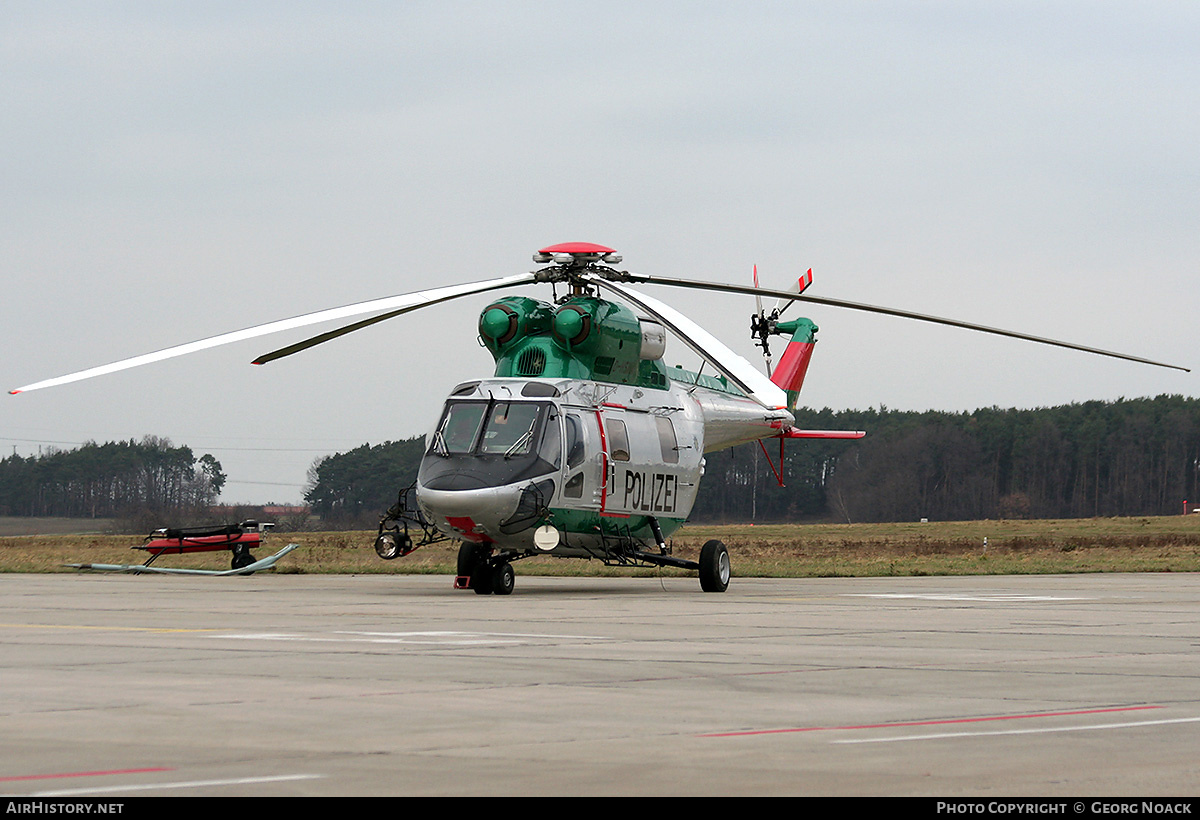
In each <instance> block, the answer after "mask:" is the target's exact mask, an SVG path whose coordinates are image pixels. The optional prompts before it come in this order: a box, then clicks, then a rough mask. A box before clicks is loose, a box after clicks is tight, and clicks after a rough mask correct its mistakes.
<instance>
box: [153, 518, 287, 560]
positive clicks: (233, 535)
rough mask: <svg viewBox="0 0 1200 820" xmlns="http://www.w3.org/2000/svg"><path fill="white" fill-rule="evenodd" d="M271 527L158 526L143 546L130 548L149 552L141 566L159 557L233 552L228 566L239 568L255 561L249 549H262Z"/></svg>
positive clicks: (255, 523) (244, 524)
mask: <svg viewBox="0 0 1200 820" xmlns="http://www.w3.org/2000/svg"><path fill="white" fill-rule="evenodd" d="M274 526H275V525H274V524H267V523H259V522H258V521H243V522H242V523H240V524H226V525H223V526H217V527H162V528H161V529H157V530H155V531H154V532H152V533H150V535H148V536H146V543H144V544H139V545H138V546H136V547H134V548H133V549H135V550H146V551H147V552H149V553H150V557H149V558H147V559H146V563H144V564H142V566H144V567H148V566H150V565H151V564H153V563H154V562H155V561H156V560H158V557H159V556H160V555H183V554H185V553H189V552H219V551H220V550H229V551H230V552H232V553H233V560H232V561H231V562H230V564H231V567H232V568H233V569H242V568H243V567H248V566H250V565H251V564H253V563H254V561H255V558H254V556H253V555H252V554H251V553H250V550H252V549H257V548H258V547H260V546H262V542H263V536H264V534H265V533H266V532H267V531H268V530H270V529H271V528H272V527H274Z"/></svg>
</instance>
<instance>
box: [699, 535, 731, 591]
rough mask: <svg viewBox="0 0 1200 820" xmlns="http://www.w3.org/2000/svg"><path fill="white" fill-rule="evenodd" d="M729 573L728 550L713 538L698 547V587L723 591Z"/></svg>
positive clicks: (727, 583) (727, 581) (726, 584)
mask: <svg viewBox="0 0 1200 820" xmlns="http://www.w3.org/2000/svg"><path fill="white" fill-rule="evenodd" d="M730 574H731V573H730V568H729V550H727V549H726V548H725V544H723V543H722V542H720V541H718V540H716V539H715V538H714V539H713V540H712V541H709V542H708V543H706V544H705V545H704V546H703V547H702V548H701V549H700V588H701V589H702V590H704V591H705V592H724V591H725V590H726V588H727V587H728V586H729V576H730Z"/></svg>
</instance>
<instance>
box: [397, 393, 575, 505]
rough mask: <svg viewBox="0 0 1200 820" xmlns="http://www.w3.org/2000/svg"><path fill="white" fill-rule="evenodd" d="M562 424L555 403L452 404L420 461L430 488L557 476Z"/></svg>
mask: <svg viewBox="0 0 1200 820" xmlns="http://www.w3.org/2000/svg"><path fill="white" fill-rule="evenodd" d="M562 447H563V445H562V421H561V418H560V413H559V410H558V408H557V407H556V406H555V405H554V404H553V403H551V402H534V401H496V400H492V401H479V400H478V399H476V400H463V401H455V400H451V401H448V402H446V409H445V412H444V413H443V414H442V420H441V423H439V424H438V426H437V430H436V431H435V432H434V434H433V437H432V439H431V440H430V442H429V449H428V450H427V451H426V454H425V458H423V459H422V460H421V469H420V472H419V474H418V481H419V482H420V484H421V486H423V487H427V488H429V489H432V490H468V489H478V488H480V487H496V486H500V485H502V484H512V483H514V482H517V481H522V480H525V479H528V478H536V477H538V476H543V475H546V474H548V473H553V472H556V471H557V470H558V469H559V468H560V466H561V464H562Z"/></svg>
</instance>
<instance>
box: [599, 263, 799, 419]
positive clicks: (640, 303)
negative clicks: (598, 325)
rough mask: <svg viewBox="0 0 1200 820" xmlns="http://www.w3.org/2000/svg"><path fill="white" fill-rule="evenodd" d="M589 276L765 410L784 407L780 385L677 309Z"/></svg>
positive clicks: (785, 405)
mask: <svg viewBox="0 0 1200 820" xmlns="http://www.w3.org/2000/svg"><path fill="white" fill-rule="evenodd" d="M589 278H590V280H591V281H592V282H593V283H595V284H597V285H600V286H601V287H606V288H608V289H609V290H612V291H615V292H616V293H617V294H618V295H620V296H621V298H622V299H624V300H625V301H627V302H629V303H630V304H633V305H636V306H637V307H639V308H641V309H642V310H644V311H646V312H647V313H649V314H650V315H651V316H653V317H654V318H655V319H657V320H658V321H660V322H662V323H663V324H664V325H665V326H666V327H669V328H670V329H671V331H672V332H673V333H674V334H675V335H676V336H678V337H679V338H680V339H681V340H682V341H683V343H684V344H686V345H687V346H688V347H690V348H691V349H692V351H694V352H695V353H696V354H697V355H698V356H700V357H701V358H703V359H704V360H705V361H707V362H709V363H710V364H712V366H713V367H715V368H717V370H719V371H720V372H721V373H722V374H724V375H725V377H726V378H727V379H729V380H730V381H731V382H733V383H734V384H736V385H737V386H738V387H739V388H741V389H742V391H743V392H745V393H746V395H747V396H749V397H750V398H752V399H754V400H755V401H756V402H758V403H759V404H761V405H762V406H763V407H765V408H767V409H769V410H779V409H786V408H787V394H786V393H785V392H784V391H783V389H782V388H780V387H779V386H778V385H776V384H775V383H774V382H772V381H771V380H770V379H768V378H767V377H766V376H764V375H763V374H762V373H760V372H758V370H756V369H755V368H754V367H753V366H752V365H751V364H750V363H749V362H748V361H746V360H745V359H743V358H742V357H741V356H739V355H738V354H736V353H734V352H733V351H732V350H730V349H729V348H728V347H726V346H725V345H724V344H723V343H722V342H721V341H720V340H718V339H717V338H716V337H714V336H713V335H712V334H711V333H709V332H708V331H707V330H705V329H704V328H702V327H700V325H698V324H696V323H695V322H693V321H692V320H691V319H689V318H687V317H686V316H684V315H683V314H682V313H680V312H679V311H677V310H675V309H674V308H672V307H670V306H669V305H665V304H663V303H662V302H660V301H658V300H657V299H652V298H650V297H649V296H647V295H646V294H644V293H640V292H637V291H634V290H631V289H629V288H627V287H625V286H624V285H619V284H617V283H616V282H612V281H609V280H606V279H601V278H599V277H589ZM747 290H750V291H751V292H753V289H752V288H748V289H747ZM768 295H769V294H768Z"/></svg>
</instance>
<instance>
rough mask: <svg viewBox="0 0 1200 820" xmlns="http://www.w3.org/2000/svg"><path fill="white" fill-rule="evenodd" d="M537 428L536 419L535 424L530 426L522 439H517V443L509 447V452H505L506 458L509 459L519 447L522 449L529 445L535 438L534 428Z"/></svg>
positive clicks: (522, 435)
mask: <svg viewBox="0 0 1200 820" xmlns="http://www.w3.org/2000/svg"><path fill="white" fill-rule="evenodd" d="M536 426H537V419H534V420H533V422H532V423H531V424H530V425H529V429H528V430H526V431H525V432H524V433H522V434H521V437H520V438H519V439H517V440H516V441H514V442H513V443H512V446H511V447H509V448H508V449H507V450H505V451H504V457H505V458H508V457H509V456H511V455H512V454H513V451H514V450H516V449H517V448H518V447H522V446H524V445H526V444H528V443H529V440H530V439H531V438H533V428H534V427H536Z"/></svg>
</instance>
